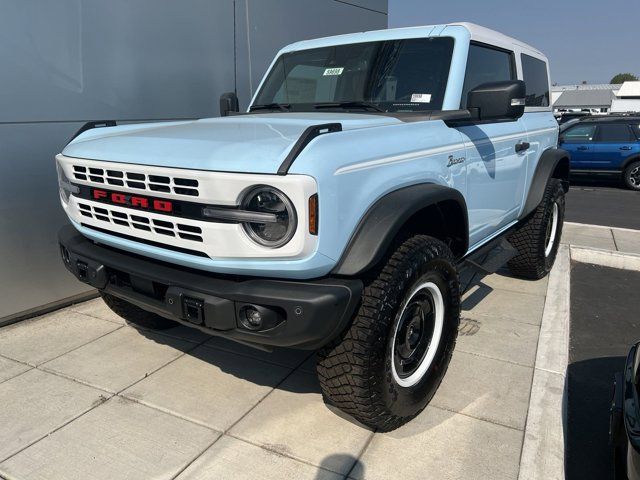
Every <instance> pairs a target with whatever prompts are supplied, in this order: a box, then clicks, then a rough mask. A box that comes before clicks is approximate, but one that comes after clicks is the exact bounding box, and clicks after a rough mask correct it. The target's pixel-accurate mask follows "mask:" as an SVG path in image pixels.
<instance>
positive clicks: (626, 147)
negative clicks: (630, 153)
mask: <svg viewBox="0 0 640 480" xmlns="http://www.w3.org/2000/svg"><path fill="white" fill-rule="evenodd" d="M620 150H631V147H630V146H629V145H625V146H624V147H620Z"/></svg>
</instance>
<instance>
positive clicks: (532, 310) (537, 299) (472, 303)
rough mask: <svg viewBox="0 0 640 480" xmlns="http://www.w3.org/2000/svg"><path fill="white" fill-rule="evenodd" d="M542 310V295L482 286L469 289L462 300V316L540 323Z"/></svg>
mask: <svg viewBox="0 0 640 480" xmlns="http://www.w3.org/2000/svg"><path fill="white" fill-rule="evenodd" d="M543 310H544V296H541V295H530V294H527V293H517V292H510V291H507V290H499V289H495V290H492V289H490V288H488V287H484V286H475V287H472V288H471V289H469V291H468V292H467V293H465V295H464V296H463V301H462V316H463V317H468V318H479V317H478V316H480V317H486V316H489V317H499V318H503V319H510V320H514V321H516V322H522V323H529V324H532V325H540V322H541V321H542V312H543Z"/></svg>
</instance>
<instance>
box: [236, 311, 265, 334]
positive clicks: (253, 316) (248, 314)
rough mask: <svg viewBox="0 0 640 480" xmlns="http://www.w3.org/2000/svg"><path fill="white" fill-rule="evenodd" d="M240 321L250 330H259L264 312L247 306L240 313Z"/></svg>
mask: <svg viewBox="0 0 640 480" xmlns="http://www.w3.org/2000/svg"><path fill="white" fill-rule="evenodd" d="M240 323H242V326H243V327H244V328H246V329H248V330H258V329H259V328H260V327H261V326H262V314H261V313H260V312H259V311H258V310H257V309H255V308H253V307H245V308H244V309H243V310H242V312H241V315H240Z"/></svg>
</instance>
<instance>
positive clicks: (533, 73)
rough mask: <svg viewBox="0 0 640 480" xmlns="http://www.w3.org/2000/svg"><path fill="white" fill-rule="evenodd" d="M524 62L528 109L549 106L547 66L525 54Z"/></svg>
mask: <svg viewBox="0 0 640 480" xmlns="http://www.w3.org/2000/svg"><path fill="white" fill-rule="evenodd" d="M521 60H522V76H523V78H524V83H525V84H526V85H527V95H526V101H525V105H526V106H527V107H548V106H549V77H548V76H547V64H546V63H545V62H543V61H542V60H539V59H537V58H534V57H530V56H529V55H525V54H524V53H523V54H522V56H521Z"/></svg>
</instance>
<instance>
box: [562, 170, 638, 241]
mask: <svg viewBox="0 0 640 480" xmlns="http://www.w3.org/2000/svg"><path fill="white" fill-rule="evenodd" d="M565 220H566V221H568V222H576V223H584V224H589V225H603V226H608V227H618V228H632V229H635V230H640V192H634V191H632V190H628V189H626V188H624V187H623V186H622V185H621V184H620V182H616V181H615V180H609V181H605V180H602V179H588V178H581V179H572V182H571V189H570V191H569V194H568V195H567V200H566V213H565Z"/></svg>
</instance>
